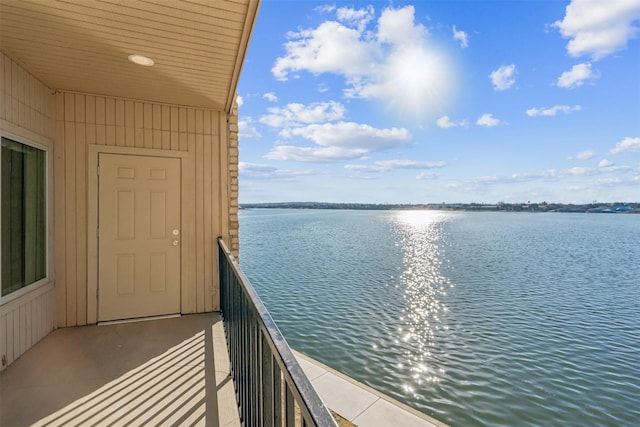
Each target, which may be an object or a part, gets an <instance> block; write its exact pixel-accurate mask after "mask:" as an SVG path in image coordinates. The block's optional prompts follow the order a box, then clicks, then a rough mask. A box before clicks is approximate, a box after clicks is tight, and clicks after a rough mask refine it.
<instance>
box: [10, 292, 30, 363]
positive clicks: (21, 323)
mask: <svg viewBox="0 0 640 427" xmlns="http://www.w3.org/2000/svg"><path fill="white" fill-rule="evenodd" d="M13 312H14V313H17V314H18V327H17V328H16V332H17V333H18V345H19V347H18V348H19V349H20V350H19V351H18V356H20V355H21V354H22V353H24V352H25V351H26V350H27V339H26V338H27V307H25V305H24V304H23V305H21V306H20V308H19V309H18V308H16V309H15V310H13ZM14 321H15V320H14ZM16 357H17V356H16Z"/></svg>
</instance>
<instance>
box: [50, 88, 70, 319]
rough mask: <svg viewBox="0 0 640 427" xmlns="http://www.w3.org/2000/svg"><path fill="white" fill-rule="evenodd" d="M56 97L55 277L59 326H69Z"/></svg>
mask: <svg viewBox="0 0 640 427" xmlns="http://www.w3.org/2000/svg"><path fill="white" fill-rule="evenodd" d="M55 98H56V117H57V120H56V137H55V141H56V142H55V147H54V151H53V152H54V161H53V184H54V193H53V194H54V222H53V223H54V230H55V242H54V250H55V278H56V287H55V289H56V306H57V307H58V320H57V324H58V326H61V327H64V326H67V321H66V311H67V301H66V287H67V282H66V251H65V236H66V223H65V217H66V215H65V206H66V205H65V200H66V176H65V141H64V94H61V93H59V94H57V95H56V96H55Z"/></svg>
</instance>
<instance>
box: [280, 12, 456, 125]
mask: <svg viewBox="0 0 640 427" xmlns="http://www.w3.org/2000/svg"><path fill="white" fill-rule="evenodd" d="M414 14H415V10H414V7H413V6H405V7H401V8H397V9H394V8H393V7H389V8H386V9H384V10H383V11H382V13H381V15H380V17H379V19H378V20H377V26H375V27H374V26H373V25H371V26H370V27H371V28H370V29H368V28H369V26H368V24H370V21H372V19H373V8H370V7H368V8H366V9H349V8H340V9H337V10H336V16H337V19H338V20H337V21H325V22H323V23H321V24H320V25H319V26H318V27H316V28H312V29H304V30H301V31H298V32H290V33H289V34H288V37H289V41H288V42H287V43H286V44H285V50H286V54H285V55H284V56H282V57H279V58H278V59H277V60H276V62H275V65H274V66H273V68H272V70H271V71H272V73H273V75H274V76H275V77H276V78H277V79H280V80H287V79H288V78H289V77H290V75H292V74H293V75H295V73H297V72H301V71H307V72H311V73H314V74H320V73H334V74H337V75H340V76H343V77H344V79H345V83H346V87H345V88H344V94H345V96H346V97H349V98H361V99H377V100H381V101H383V102H385V103H386V104H387V105H388V106H389V108H391V109H393V110H394V111H398V112H399V113H403V114H413V115H416V116H418V117H420V116H421V115H422V116H423V115H424V114H425V113H426V112H428V111H431V110H433V109H435V108H440V107H441V104H442V102H443V100H444V101H447V100H448V99H449V98H450V97H451V94H452V91H453V88H454V72H453V70H452V69H451V66H450V65H449V61H448V58H447V57H446V56H445V55H444V54H443V52H441V51H438V50H436V48H435V47H434V44H433V43H428V42H427V38H428V36H429V32H428V30H427V29H426V27H424V26H423V25H422V24H420V23H417V22H416V21H415V16H414Z"/></svg>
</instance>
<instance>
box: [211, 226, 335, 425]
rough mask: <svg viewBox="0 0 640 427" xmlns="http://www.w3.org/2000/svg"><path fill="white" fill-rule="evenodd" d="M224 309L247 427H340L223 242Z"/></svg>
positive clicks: (221, 249)
mask: <svg viewBox="0 0 640 427" xmlns="http://www.w3.org/2000/svg"><path fill="white" fill-rule="evenodd" d="M218 245H219V246H218V256H219V264H218V265H219V273H220V293H221V295H220V310H221V312H222V318H223V321H224V327H225V332H226V337H227V346H228V350H229V360H230V362H231V375H232V378H233V382H234V385H235V389H236V397H237V401H238V407H239V413H240V419H241V421H242V424H243V425H244V426H245V427H253V426H259V427H262V426H264V427H276V426H277V427H285V426H286V427H289V426H295V425H296V412H297V410H298V409H299V416H300V417H301V420H302V421H301V423H300V424H301V425H304V426H310V427H311V426H314V427H315V426H323V427H324V426H327V427H337V424H336V422H335V421H334V419H333V417H332V416H331V413H330V412H329V410H328V409H327V408H326V406H325V405H324V403H323V402H322V400H321V399H320V397H319V396H318V394H317V393H316V391H315V389H314V388H313V386H312V385H311V382H310V381H309V379H308V378H307V377H306V375H305V374H304V372H303V371H302V368H300V365H299V364H298V361H297V360H296V358H295V357H294V355H293V353H292V351H291V348H289V345H288V344H287V342H286V340H285V339H284V337H283V336H282V333H281V332H280V330H279V329H278V327H277V326H276V324H275V322H274V321H273V319H272V318H271V315H270V314H269V312H268V311H267V309H266V307H265V306H264V304H263V303H262V301H261V300H260V298H259V297H258V294H257V293H256V292H255V290H254V289H253V287H252V286H251V284H250V283H249V280H248V279H247V278H246V276H245V275H244V273H242V271H241V270H240V266H239V265H238V263H237V261H236V260H235V258H234V257H233V255H231V252H230V251H229V249H228V248H227V246H226V245H225V243H224V242H223V240H222V239H221V238H218Z"/></svg>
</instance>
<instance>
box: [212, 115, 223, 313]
mask: <svg viewBox="0 0 640 427" xmlns="http://www.w3.org/2000/svg"><path fill="white" fill-rule="evenodd" d="M218 120H219V116H218V113H217V112H214V113H213V114H212V120H211V127H212V129H211V132H212V136H211V144H212V147H211V155H212V159H211V180H212V189H211V190H212V195H211V197H212V203H213V206H212V213H211V215H212V228H213V235H214V236H222V232H221V229H220V223H221V221H222V219H221V218H222V213H221V211H220V193H221V189H220V168H219V166H218V165H219V164H220V143H219V135H218V131H217V128H218ZM214 260H215V266H216V269H215V270H214V271H218V270H217V268H218V264H217V263H218V257H215V256H214ZM214 290H215V292H214V295H213V299H214V303H213V305H214V309H215V310H219V309H220V306H219V292H220V285H219V283H218V279H217V277H214Z"/></svg>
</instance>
